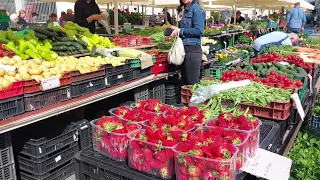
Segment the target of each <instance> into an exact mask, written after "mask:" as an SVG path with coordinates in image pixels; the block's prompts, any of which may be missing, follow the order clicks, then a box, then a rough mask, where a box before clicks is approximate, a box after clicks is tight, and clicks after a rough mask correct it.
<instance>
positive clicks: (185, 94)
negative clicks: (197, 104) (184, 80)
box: [181, 86, 192, 104]
mask: <svg viewBox="0 0 320 180" xmlns="http://www.w3.org/2000/svg"><path fill="white" fill-rule="evenodd" d="M191 97H192V89H190V88H189V87H188V86H182V87H181V103H183V104H190V99H191Z"/></svg>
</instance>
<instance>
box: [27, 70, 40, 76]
mask: <svg viewBox="0 0 320 180" xmlns="http://www.w3.org/2000/svg"><path fill="white" fill-rule="evenodd" d="M28 73H29V74H30V75H39V74H41V72H40V70H38V69H29V71H28Z"/></svg>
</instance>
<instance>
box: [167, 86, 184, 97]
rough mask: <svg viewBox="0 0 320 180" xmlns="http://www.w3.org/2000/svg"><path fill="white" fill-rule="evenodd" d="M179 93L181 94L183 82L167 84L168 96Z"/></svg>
mask: <svg viewBox="0 0 320 180" xmlns="http://www.w3.org/2000/svg"><path fill="white" fill-rule="evenodd" d="M177 94H181V84H178V85H168V84H167V85H166V96H167V97H171V96H175V95H177Z"/></svg>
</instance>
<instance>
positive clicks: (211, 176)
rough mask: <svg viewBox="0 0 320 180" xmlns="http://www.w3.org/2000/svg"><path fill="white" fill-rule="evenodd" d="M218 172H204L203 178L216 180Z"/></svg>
mask: <svg viewBox="0 0 320 180" xmlns="http://www.w3.org/2000/svg"><path fill="white" fill-rule="evenodd" d="M217 174H218V172H215V171H213V170H205V171H203V172H202V178H203V179H205V180H215V179H216V178H215V177H216V176H217Z"/></svg>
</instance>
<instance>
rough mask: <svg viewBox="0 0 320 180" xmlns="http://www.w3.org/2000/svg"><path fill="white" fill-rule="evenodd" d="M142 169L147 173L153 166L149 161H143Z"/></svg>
mask: <svg viewBox="0 0 320 180" xmlns="http://www.w3.org/2000/svg"><path fill="white" fill-rule="evenodd" d="M141 171H144V172H146V173H150V172H151V171H152V168H151V167H150V166H149V164H148V162H147V161H144V162H142V164H141Z"/></svg>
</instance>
